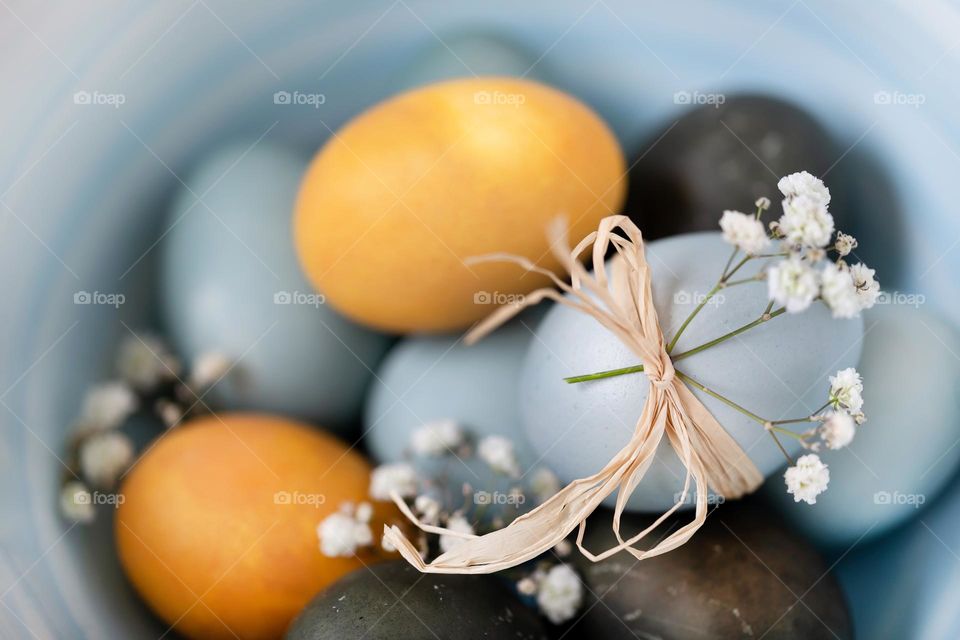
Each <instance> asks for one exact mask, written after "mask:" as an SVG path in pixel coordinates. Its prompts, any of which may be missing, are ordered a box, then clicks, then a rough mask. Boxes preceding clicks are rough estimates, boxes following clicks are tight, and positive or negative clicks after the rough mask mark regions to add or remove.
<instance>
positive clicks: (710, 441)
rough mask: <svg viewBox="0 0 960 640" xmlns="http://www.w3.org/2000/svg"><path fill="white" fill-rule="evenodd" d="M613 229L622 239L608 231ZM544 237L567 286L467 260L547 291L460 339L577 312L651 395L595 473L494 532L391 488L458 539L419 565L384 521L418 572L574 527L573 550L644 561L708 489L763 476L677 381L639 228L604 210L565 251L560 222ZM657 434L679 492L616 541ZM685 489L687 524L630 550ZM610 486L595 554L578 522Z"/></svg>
mask: <svg viewBox="0 0 960 640" xmlns="http://www.w3.org/2000/svg"><path fill="white" fill-rule="evenodd" d="M617 230H619V231H621V232H622V234H623V235H620V234H618V233H615V231H617ZM549 235H550V246H551V249H552V251H553V253H554V256H555V257H556V258H557V260H558V261H559V263H560V265H561V266H562V267H563V268H564V269H565V270H566V272H567V273H569V274H570V282H569V283H567V282H565V281H563V280H561V279H560V278H558V277H557V276H556V274H554V273H553V272H552V271H550V270H548V269H545V268H543V267H540V266H538V265H536V264H534V263H533V262H532V261H530V260H528V259H526V258H522V257H518V256H513V255H508V254H495V255H490V256H483V257H480V258H474V259H472V262H491V261H498V262H503V261H506V262H512V263H515V264H518V265H520V266H521V267H522V268H524V269H526V270H527V271H532V272H535V273H539V274H542V275H544V276H546V277H547V278H549V279H550V280H551V282H553V284H554V286H555V287H556V288H543V289H538V290H536V291H533V292H531V293H530V294H527V295H526V296H525V297H524V298H523V301H522V302H521V303H520V304H518V305H509V306H505V307H501V308H499V309H497V310H496V311H494V312H493V313H492V314H491V315H490V316H488V317H487V318H486V319H485V320H484V321H483V322H481V323H480V324H478V325H477V326H476V327H475V328H474V329H473V330H472V331H471V332H470V333H469V334H468V335H467V337H466V342H467V344H472V343H474V342H476V341H477V340H479V339H480V338H482V337H483V336H485V335H487V334H488V333H490V332H491V331H493V330H494V329H496V328H497V327H499V326H500V325H502V324H503V323H504V322H506V321H507V320H509V319H510V318H511V317H513V316H515V315H516V314H517V313H519V312H520V311H521V310H522V309H523V308H525V307H528V306H532V305H534V304H537V303H538V302H540V301H541V300H544V299H549V300H554V301H555V302H557V303H558V304H563V305H567V306H569V307H572V308H574V309H578V310H580V311H582V312H583V313H586V314H588V315H590V316H592V317H593V318H595V319H596V320H597V321H598V322H599V323H600V324H602V325H603V326H604V327H606V328H607V329H609V330H610V331H611V332H612V333H613V334H614V335H616V336H617V337H618V338H619V339H620V340H621V341H622V342H623V344H624V345H625V346H626V347H627V348H629V349H630V350H631V351H633V352H634V353H635V354H636V355H637V356H638V357H639V358H640V360H641V362H643V363H644V372H645V373H646V375H647V379H648V380H649V381H650V392H649V394H648V395H647V400H646V402H645V404H644V407H643V412H642V413H641V414H640V416H639V418H638V420H637V424H636V427H635V429H634V432H633V435H632V437H631V438H630V441H629V442H627V444H626V445H625V446H624V447H623V448H622V449H620V451H619V452H617V454H616V455H615V456H614V457H613V458H612V459H611V460H610V462H609V463H607V465H606V466H605V467H604V468H603V469H601V470H599V471H598V472H597V473H595V474H593V475H591V476H588V477H586V478H580V479H577V480H574V481H572V482H571V483H569V484H568V485H567V486H566V487H564V488H563V489H561V490H560V491H559V492H558V493H557V494H556V495H554V496H553V497H552V498H550V499H549V500H547V501H546V502H544V503H543V504H541V505H540V506H538V507H536V508H535V509H533V510H532V511H529V512H527V513H525V514H523V515H521V516H519V517H518V518H516V519H515V520H514V521H513V522H512V523H510V524H509V525H507V526H506V527H504V528H503V529H499V530H497V531H492V532H490V533H487V534H485V535H482V536H478V535H474V534H465V533H461V532H458V531H451V530H449V529H445V528H442V527H438V526H434V525H430V524H426V523H423V522H421V521H420V520H418V519H417V517H416V516H415V515H414V514H413V512H412V511H411V510H410V508H409V507H408V506H407V505H406V503H405V502H404V501H403V500H402V499H401V498H400V497H399V496H398V495H395V494H392V497H393V500H394V502H395V503H396V504H397V506H398V507H399V509H400V510H401V512H402V513H403V514H404V515H405V516H406V517H407V518H408V519H409V520H410V521H411V522H413V523H414V524H415V525H416V526H417V527H419V528H420V529H421V530H423V531H426V532H428V533H436V534H440V535H448V536H453V537H459V538H462V539H463V541H462V542H461V543H460V544H458V545H457V546H455V547H454V548H452V549H450V550H449V551H446V552H444V553H442V554H441V555H440V556H438V557H437V558H436V559H434V560H433V561H432V562H429V563H428V562H425V561H424V559H423V558H422V557H421V556H420V552H419V550H418V549H417V547H416V546H415V545H414V544H413V543H411V542H410V541H409V540H408V539H407V538H406V536H405V535H404V534H403V532H402V531H401V530H400V528H399V527H397V526H384V534H383V541H384V543H385V546H386V544H392V545H393V546H394V547H395V548H396V549H397V550H398V551H399V552H400V554H401V555H402V556H403V557H404V559H406V560H407V561H408V562H409V563H410V564H412V565H413V566H414V567H416V568H417V569H419V570H420V571H423V572H427V573H470V574H475V573H492V572H495V571H500V570H502V569H507V568H510V567H513V566H516V565H518V564H521V563H523V562H526V561H527V560H530V559H531V558H535V557H536V556H538V555H540V554H541V553H544V552H546V551H547V550H549V549H551V548H553V547H554V546H556V545H557V544H558V543H559V542H561V541H562V540H564V539H565V538H566V537H567V535H569V534H570V533H571V532H572V531H573V530H574V529H578V531H577V547H578V548H579V549H580V551H581V552H582V553H583V554H584V555H585V556H586V557H587V558H588V559H590V560H592V561H594V562H597V561H599V560H603V559H604V558H607V557H609V556H611V555H613V554H615V553H617V552H619V551H627V552H629V553H630V554H632V555H633V556H634V557H636V558H637V559H639V560H642V559H644V558H650V557H653V556H657V555H660V554H662V553H666V552H668V551H671V550H672V549H675V548H677V547H679V546H681V545H682V544H684V543H685V542H687V540H689V539H690V538H691V537H692V536H693V534H694V533H695V532H696V531H697V529H699V528H700V527H701V526H702V525H703V523H704V522H705V521H706V517H707V494H708V491H709V488H712V489H713V490H714V491H716V493H718V494H719V495H721V496H724V497H725V498H739V497H740V496H742V495H744V494H746V493H749V492H751V491H753V490H755V489H756V488H757V487H758V486H760V483H761V482H762V481H763V476H762V475H761V474H760V472H759V471H758V470H757V468H756V466H755V465H754V464H753V462H752V461H751V460H750V459H749V458H748V457H747V455H746V454H745V453H744V451H743V449H741V448H740V446H739V445H738V444H737V443H736V441H734V440H733V438H731V437H730V434H728V433H727V432H726V431H725V430H724V429H723V427H722V426H721V425H720V424H719V423H718V422H717V420H716V418H714V417H713V415H712V414H711V413H710V412H709V411H708V410H707V408H706V407H704V406H703V404H702V403H701V402H700V400H699V399H698V398H697V397H696V396H695V395H694V394H693V392H692V391H690V389H688V388H687V387H686V386H685V385H684V384H683V383H682V382H681V381H680V380H679V379H678V378H677V377H676V371H675V370H674V367H673V362H672V361H671V359H670V356H669V354H667V352H666V348H665V347H664V339H663V333H662V331H661V329H660V325H659V321H658V320H657V311H656V309H655V308H654V305H653V293H652V285H651V278H650V269H649V266H648V265H647V261H646V257H645V255H644V246H643V237H642V235H641V233H640V229H638V228H637V226H636V225H635V224H633V222H631V221H630V219H629V218H626V217H625V216H609V217H606V218H604V219H603V220H601V221H600V224H599V227H598V228H597V230H596V231H594V232H592V233H590V234H589V235H587V237H585V238H584V239H583V240H582V241H580V243H579V244H578V245H577V246H576V247H574V248H573V249H572V250H571V249H569V244H568V242H567V233H566V225H565V223H564V222H563V221H562V220H558V221H556V223H554V224H553V225H551V227H550V229H549ZM590 247H592V259H593V269H594V271H593V273H592V274H591V273H590V272H588V271H587V269H586V267H584V266H583V265H582V264H581V263H580V255H581V254H583V253H584V251H586V250H587V248H590ZM610 247H613V248H614V249H615V250H616V254H617V255H616V256H615V257H614V258H613V259H611V261H610V265H609V269H610V273H608V271H607V269H608V266H607V263H606V261H605V257H606V254H607V251H608V249H609V248H610ZM564 294H566V295H564ZM664 437H666V439H667V441H668V442H669V443H670V445H671V446H672V447H673V449H674V451H675V452H676V454H677V456H678V457H679V458H680V460H681V462H682V463H683V465H684V466H685V467H686V477H685V478H684V482H683V492H682V493H681V494H680V496H679V498H678V500H677V502H676V503H675V504H674V505H673V507H671V508H670V509H668V510H667V511H666V512H665V513H664V514H662V515H661V516H660V517H659V518H658V519H657V520H656V521H655V522H654V523H653V524H651V525H650V526H649V527H648V528H647V529H645V530H643V531H641V532H640V533H638V534H636V535H634V536H633V537H631V538H629V539H626V540H624V539H623V537H622V536H621V534H620V518H621V515H622V513H623V511H624V509H625V507H626V504H627V501H628V500H629V498H630V496H631V494H632V493H633V491H634V489H635V488H636V487H637V485H638V484H640V482H641V480H642V479H643V476H644V475H645V474H646V472H647V470H648V469H649V468H650V465H651V464H652V463H653V459H654V456H655V455H656V452H657V449H658V447H659V445H660V443H661V442H662V441H663V439H664ZM691 484H693V485H695V486H691ZM694 489H695V492H696V509H695V512H694V517H693V520H692V521H690V522H688V523H687V524H685V525H683V526H681V527H680V528H678V529H677V530H675V531H673V532H672V533H671V534H670V535H668V536H666V537H665V538H663V539H662V540H660V542H659V543H657V544H656V545H655V546H653V547H652V548H650V549H640V548H636V547H635V546H634V545H636V544H637V543H638V542H639V541H640V540H641V539H643V538H645V537H646V536H648V535H649V534H650V533H651V532H652V531H653V530H654V529H656V528H657V527H658V526H660V524H662V523H663V522H664V521H665V520H666V519H667V518H668V517H669V516H671V515H672V514H673V513H675V512H676V511H677V510H678V509H679V508H680V507H681V506H682V505H683V504H684V502H685V501H686V499H687V496H688V495H689V493H690V491H691V490H694ZM614 492H617V500H616V506H615V508H614V516H613V531H614V534H615V535H616V539H617V542H618V543H619V544H617V545H616V546H614V547H612V548H610V549H607V550H606V551H603V552H602V553H597V554H594V553H592V552H590V551H589V550H587V549H585V548H584V546H583V536H584V532H585V530H586V519H587V517H588V516H589V515H590V514H591V513H593V511H594V510H595V509H596V508H597V507H599V506H600V504H601V503H602V502H603V501H604V500H605V499H606V498H607V497H608V496H609V495H611V494H612V493H614Z"/></svg>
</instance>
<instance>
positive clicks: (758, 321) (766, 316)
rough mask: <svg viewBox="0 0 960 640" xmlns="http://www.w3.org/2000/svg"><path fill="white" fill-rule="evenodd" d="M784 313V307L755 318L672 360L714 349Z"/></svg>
mask: <svg viewBox="0 0 960 640" xmlns="http://www.w3.org/2000/svg"><path fill="white" fill-rule="evenodd" d="M786 312H787V310H786V308H785V307H780V308H779V309H777V310H776V311H774V312H773V313H769V314H764V315H762V316H760V317H759V318H757V319H756V320H754V321H753V322H748V323H747V324H745V325H743V326H742V327H740V328H739V329H734V330H733V331H731V332H729V333H725V334H723V335H722V336H720V337H719V338H714V339H713V340H711V341H710V342H704V343H703V344H701V345H700V346H699V347H694V348H693V349H690V350H688V351H684V352H683V353H678V354H677V356H676V357H675V358H673V360H674V361H676V360H680V359H682V358H687V357H689V356H692V355H693V354H695V353H700V352H701V351H706V350H707V349H709V348H710V347H715V346H716V345H718V344H720V343H721V342H726V341H727V340H729V339H731V338H735V337H737V336H738V335H740V334H741V333H743V332H745V331H749V330H750V329H753V328H754V327H756V326H758V325H761V324H763V323H764V322H767V321H769V320H773V319H774V318H776V317H777V316H779V315H783V314H784V313H786Z"/></svg>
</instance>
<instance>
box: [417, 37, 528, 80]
mask: <svg viewBox="0 0 960 640" xmlns="http://www.w3.org/2000/svg"><path fill="white" fill-rule="evenodd" d="M427 40H428V42H427V44H426V46H424V47H423V49H422V50H421V51H420V52H418V54H417V55H416V56H415V57H414V59H413V61H412V62H411V64H410V67H409V68H408V69H407V71H406V73H404V74H403V76H402V77H401V79H400V80H401V84H402V88H408V87H414V86H418V85H423V84H427V83H430V82H436V81H438V80H448V79H450V78H458V77H462V76H477V75H480V76H490V75H495V76H515V77H520V76H526V75H528V74H536V75H540V74H539V73H538V72H539V71H541V70H542V64H543V63H542V62H538V58H539V57H540V54H539V53H534V52H532V51H529V50H527V49H526V48H524V47H523V46H522V45H521V43H518V42H513V41H512V40H511V39H510V38H508V37H503V36H501V35H498V34H496V33H494V32H492V31H488V30H479V29H478V30H467V31H462V32H459V33H451V34H443V36H442V41H437V39H436V38H433V37H430V38H428V39H427Z"/></svg>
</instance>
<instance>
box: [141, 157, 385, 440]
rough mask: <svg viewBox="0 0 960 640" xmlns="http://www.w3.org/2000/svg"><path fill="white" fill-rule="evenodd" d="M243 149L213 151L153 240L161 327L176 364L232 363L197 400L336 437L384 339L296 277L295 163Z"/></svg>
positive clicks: (349, 419) (356, 406)
mask: <svg viewBox="0 0 960 640" xmlns="http://www.w3.org/2000/svg"><path fill="white" fill-rule="evenodd" d="M251 144H252V143H250V144H238V145H235V146H229V147H226V148H223V149H221V150H219V151H217V152H215V153H213V154H212V155H211V156H210V157H209V158H207V159H206V161H205V162H203V163H201V164H200V165H199V166H197V167H196V168H195V170H194V171H193V172H192V173H191V174H190V177H189V178H188V179H187V181H186V185H185V186H184V187H183V188H182V189H181V190H180V192H179V193H178V194H177V196H176V198H175V201H174V203H173V207H172V210H171V212H170V220H169V223H168V224H169V226H168V229H169V232H168V233H167V234H166V236H165V237H164V238H163V240H162V243H161V251H162V256H161V263H162V264H161V283H160V289H161V296H162V302H163V312H164V316H165V322H166V326H167V328H168V330H169V332H170V335H171V338H172V340H173V343H174V345H175V347H176V349H177V350H178V351H179V353H180V354H181V355H182V356H183V357H184V359H185V360H186V361H187V362H191V361H193V360H194V359H195V358H196V357H197V356H199V355H200V354H202V353H206V352H219V353H222V354H224V355H225V356H227V358H229V359H230V360H232V361H235V362H236V363H237V364H236V367H235V369H233V370H232V371H231V372H230V373H229V374H228V375H227V377H226V378H224V379H223V380H221V381H220V382H219V383H218V384H217V385H215V387H214V388H213V389H212V390H211V393H210V395H209V396H208V397H206V398H205V399H204V401H205V402H208V403H211V404H214V405H215V406H222V407H224V408H229V409H253V410H260V411H268V412H275V413H280V414H286V415H292V416H297V417H301V418H305V419H309V420H313V421H316V422H317V423H319V424H321V425H324V426H329V427H333V428H336V429H339V430H341V431H344V430H345V429H347V428H348V427H350V426H351V425H352V424H355V423H356V421H357V420H358V418H359V411H360V407H361V402H362V399H363V394H364V391H365V389H366V387H367V384H368V382H369V379H370V377H371V370H372V369H373V368H374V367H376V366H377V363H378V362H379V360H380V358H381V357H382V355H383V353H384V352H385V350H386V348H387V346H388V338H386V337H385V336H382V335H379V334H376V333H373V332H371V331H368V330H366V329H362V328H360V327H358V326H356V325H354V324H352V323H350V322H348V321H347V320H345V319H344V318H342V317H341V316H340V315H338V314H337V313H336V312H335V311H334V310H333V309H332V308H331V307H329V306H327V305H325V304H320V302H321V300H322V298H321V297H318V296H316V295H315V294H314V291H313V289H312V288H311V286H310V285H309V284H308V283H307V281H306V280H305V279H304V277H303V276H302V275H301V273H300V267H299V265H298V263H297V260H296V257H295V254H294V251H293V246H292V236H291V228H290V221H291V212H292V210H293V203H294V199H295V198H296V194H297V189H298V185H299V182H300V177H301V175H302V173H303V171H304V168H305V166H306V159H305V158H302V157H300V156H298V155H295V154H293V153H291V152H289V151H287V150H285V149H282V148H278V147H274V146H271V145H270V144H268V143H266V142H263V141H261V142H259V143H258V144H255V145H253V146H251Z"/></svg>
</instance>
